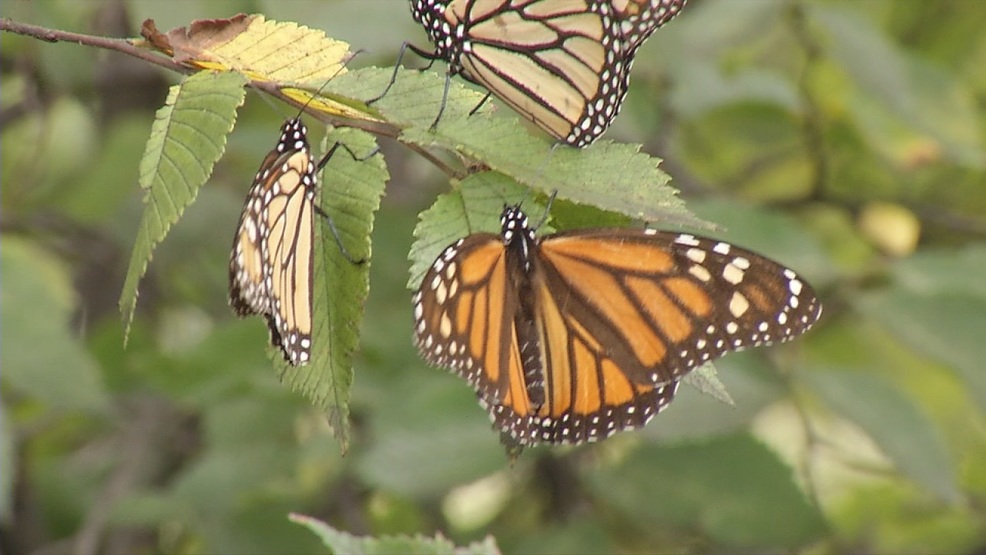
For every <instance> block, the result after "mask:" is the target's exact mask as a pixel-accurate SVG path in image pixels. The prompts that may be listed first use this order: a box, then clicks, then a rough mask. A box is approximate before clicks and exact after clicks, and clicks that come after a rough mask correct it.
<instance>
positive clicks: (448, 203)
mask: <svg viewBox="0 0 986 555" xmlns="http://www.w3.org/2000/svg"><path fill="white" fill-rule="evenodd" d="M529 195H530V193H529V192H528V191H527V189H525V188H523V187H521V186H520V185H518V184H517V183H516V182H515V181H514V180H512V179H510V178H509V177H507V176H505V175H502V174H499V173H496V172H480V173H474V174H472V175H470V176H469V177H467V178H466V179H465V180H464V181H463V182H462V184H461V186H460V187H459V188H458V189H457V190H456V191H454V192H451V193H446V194H444V195H440V196H439V197H438V199H437V200H436V201H435V203H434V204H432V205H431V208H428V209H427V210H425V211H424V212H422V213H421V214H420V215H419V217H420V221H419V222H418V225H417V226H415V228H414V239H415V241H414V244H413V245H412V246H411V251H410V253H409V254H408V258H409V259H410V260H411V277H410V279H409V280H408V288H410V289H417V287H418V285H419V284H420V283H421V278H423V277H424V275H425V272H427V271H428V268H429V267H430V266H431V265H432V263H433V262H434V261H435V258H436V257H438V255H439V254H441V252H442V250H443V249H445V247H447V246H449V245H450V244H452V243H454V242H456V241H458V240H459V239H462V238H463V237H465V236H467V235H471V234H473V233H482V232H485V233H496V234H499V233H500V214H501V213H502V212H503V206H504V205H505V204H516V203H518V202H521V201H524V200H528V199H529V198H530V196H529ZM524 207H525V208H526V209H527V210H528V215H529V216H532V217H534V218H539V217H540V215H541V214H543V213H544V205H542V204H538V203H534V202H530V201H528V202H525V203H524Z"/></svg>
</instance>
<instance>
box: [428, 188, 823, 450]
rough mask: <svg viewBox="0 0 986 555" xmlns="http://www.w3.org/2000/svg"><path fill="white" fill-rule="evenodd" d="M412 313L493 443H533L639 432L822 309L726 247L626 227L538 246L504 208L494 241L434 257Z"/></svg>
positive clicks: (486, 237) (472, 238) (794, 284)
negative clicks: (680, 391)
mask: <svg viewBox="0 0 986 555" xmlns="http://www.w3.org/2000/svg"><path fill="white" fill-rule="evenodd" d="M413 313H414V330H415V341H416V344H417V346H418V348H419V350H420V352H421V354H422V355H423V356H424V358H425V359H426V360H427V361H428V362H430V363H432V364H434V365H437V366H442V367H446V368H449V369H451V370H453V371H454V372H455V373H457V374H459V375H460V376H462V377H463V378H465V379H466V380H467V381H468V382H469V383H470V384H471V385H472V386H473V388H474V389H475V390H476V392H477V394H478V396H479V400H480V404H481V405H483V406H484V407H485V408H486V409H487V410H488V411H489V413H490V417H491V419H492V420H493V422H494V424H495V426H496V427H497V428H499V430H500V431H501V432H502V433H504V434H506V435H508V436H509V437H510V438H512V439H513V440H514V441H516V442H517V443H518V444H519V445H534V444H537V443H572V444H577V443H583V442H588V441H596V440H600V439H603V438H605V437H608V436H610V435H612V434H613V433H615V432H618V431H620V430H625V429H631V428H636V427H640V426H643V425H644V424H646V423H647V422H648V421H649V420H650V419H651V418H653V417H654V415H656V414H657V413H658V412H660V411H661V410H662V409H664V408H665V407H666V406H667V405H668V404H669V403H670V402H671V400H672V399H673V398H674V395H675V392H676V390H677V387H678V380H679V379H681V378H682V377H683V376H684V375H685V374H687V373H688V372H690V371H691V370H693V369H694V368H696V367H697V366H700V365H702V364H704V363H706V362H709V361H711V360H713V359H716V358H718V357H720V356H722V355H724V354H726V353H728V352H730V351H737V350H741V349H743V348H746V347H754V346H759V345H767V344H770V343H774V342H780V341H787V340H789V339H792V338H794V337H796V336H798V335H801V334H802V333H804V332H805V331H807V330H808V329H809V328H810V327H811V326H812V325H813V324H814V323H815V321H816V320H818V318H819V316H820V314H821V304H820V303H819V301H818V299H817V297H816V296H815V293H814V292H813V291H812V289H811V287H810V286H809V285H808V284H807V283H806V282H805V281H804V280H803V279H801V278H800V277H799V276H798V275H797V274H796V273H795V272H794V271H793V270H791V269H789V268H786V267H784V266H782V265H780V264H778V263H776V262H774V261H772V260H769V259H767V258H766V257H764V256H761V255H759V254H757V253H754V252H751V251H749V250H745V249H742V248H740V247H737V246H735V245H731V244H729V243H725V242H722V241H718V240H715V239H709V238H705V237H699V236H696V235H690V234H685V233H671V232H663V231H656V230H651V229H633V228H602V229H580V230H574V231H566V232H561V233H556V234H553V235H547V236H544V237H538V236H537V235H536V234H535V230H534V229H533V228H532V227H531V225H530V224H529V222H528V219H527V216H526V215H525V214H524V213H523V211H521V209H520V207H518V206H509V207H506V208H505V209H504V211H503V213H502V216H501V233H500V234H499V235H495V234H490V233H476V234H472V235H469V236H467V237H465V238H463V239H460V240H459V241H457V242H455V243H453V244H452V245H449V246H448V247H447V248H446V249H445V250H444V251H443V252H442V253H441V254H440V255H439V256H438V258H437V259H436V260H435V262H434V263H433V264H432V265H431V267H430V268H429V269H428V271H427V272H426V274H425V276H424V278H423V280H422V282H421V285H420V287H419V288H418V290H417V291H416V293H415V294H414V296H413Z"/></svg>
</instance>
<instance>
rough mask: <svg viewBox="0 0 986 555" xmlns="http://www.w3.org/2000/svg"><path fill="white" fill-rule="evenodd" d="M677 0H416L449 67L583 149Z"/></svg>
mask: <svg viewBox="0 0 986 555" xmlns="http://www.w3.org/2000/svg"><path fill="white" fill-rule="evenodd" d="M684 2H685V0H565V1H561V0H472V1H468V0H446V1H438V0H431V1H425V0H416V1H415V2H413V3H412V13H413V15H414V18H415V19H416V20H417V21H419V22H420V23H421V24H422V25H423V26H424V27H425V30H427V31H428V33H429V35H430V36H431V39H432V42H433V43H434V44H435V47H436V51H437V54H438V55H439V56H441V57H442V58H444V59H445V60H446V61H447V62H448V63H449V67H450V71H451V72H453V73H461V74H462V76H463V77H465V78H466V79H468V80H470V81H472V82H474V83H477V84H479V85H482V86H484V87H486V88H487V89H488V90H489V91H490V92H492V93H493V94H495V95H496V96H497V97H498V98H500V99H501V100H503V101H504V102H506V103H507V104H508V105H510V106H511V107H512V108H513V109H514V110H516V111H517V112H518V113H520V114H521V115H522V116H524V117H525V118H527V119H529V120H531V121H532V122H534V123H535V124H536V125H537V126H538V127H540V128H542V129H544V130H545V131H546V132H548V133H549V134H550V135H552V136H553V137H555V138H556V139H559V140H562V141H565V142H566V143H568V144H571V145H573V146H578V147H581V146H585V145H587V144H589V143H591V142H593V141H595V140H596V139H597V138H598V137H599V136H600V135H602V134H603V133H604V132H605V131H606V129H607V128H608V127H609V125H610V123H612V121H613V119H614V118H615V117H616V115H617V114H618V113H619V111H620V108H621V106H622V104H623V99H624V97H625V96H626V91H627V85H628V82H629V71H630V66H631V65H632V62H633V56H634V55H635V53H636V50H637V48H638V47H639V46H640V45H641V44H642V43H643V42H644V40H646V39H647V37H648V36H650V34H651V33H653V32H654V30H655V29H657V28H658V27H659V26H661V25H663V24H664V23H666V22H667V21H668V20H670V19H671V18H673V17H674V16H675V15H676V14H677V13H678V11H680V9H681V8H682V6H683V5H684Z"/></svg>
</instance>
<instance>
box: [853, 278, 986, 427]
mask: <svg viewBox="0 0 986 555" xmlns="http://www.w3.org/2000/svg"><path fill="white" fill-rule="evenodd" d="M859 306H860V308H861V309H862V310H864V311H865V312H866V313H867V314H869V315H870V316H871V317H872V318H874V319H875V320H876V321H878V322H880V323H881V324H883V326H884V327H885V328H886V329H887V330H888V331H890V333H892V334H893V335H895V336H896V337H897V338H898V339H899V340H900V341H901V342H902V343H903V344H905V345H909V346H910V347H911V348H912V349H914V350H915V351H917V352H918V353H921V354H923V355H925V356H927V357H930V358H932V359H934V360H937V361H939V362H942V363H944V364H947V365H949V366H951V367H952V368H953V369H954V370H955V371H956V372H957V373H958V375H959V377H960V378H961V379H962V380H964V381H965V384H966V386H967V387H968V388H969V394H970V395H971V396H972V398H973V399H975V400H976V402H977V403H978V404H979V406H980V407H981V408H982V409H983V410H986V372H983V361H984V360H986V341H983V329H984V328H983V322H984V319H983V315H984V314H986V299H984V298H982V297H975V296H971V295H966V294H960V293H941V294H930V295H915V294H914V293H913V292H911V291H906V290H903V289H902V288H900V287H889V288H887V289H886V290H883V291H880V292H878V293H872V294H869V295H865V296H863V297H861V299H860V302H859Z"/></svg>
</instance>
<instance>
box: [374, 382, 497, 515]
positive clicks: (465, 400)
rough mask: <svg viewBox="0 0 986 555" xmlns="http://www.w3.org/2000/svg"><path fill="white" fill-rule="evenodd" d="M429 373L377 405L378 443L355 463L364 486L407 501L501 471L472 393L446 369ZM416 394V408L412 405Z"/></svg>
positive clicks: (397, 385) (492, 434)
mask: <svg viewBox="0 0 986 555" xmlns="http://www.w3.org/2000/svg"><path fill="white" fill-rule="evenodd" d="M430 372H431V373H432V374H430V375H421V374H420V373H418V374H417V375H415V376H414V379H411V378H408V379H407V380H406V381H393V382H392V387H393V393H392V394H390V395H389V396H386V397H383V398H382V399H381V400H380V402H378V403H377V408H378V409H379V410H378V411H377V413H376V414H375V415H374V420H373V422H374V427H373V428H374V441H373V444H372V445H371V446H370V447H369V448H368V449H367V450H366V451H365V452H363V453H361V456H360V458H359V464H358V465H357V469H358V470H357V472H358V473H359V475H360V477H361V479H362V480H363V481H364V482H365V483H367V484H372V485H374V486H376V487H381V488H383V489H385V490H387V491H390V492H396V493H399V494H402V495H406V496H409V497H423V496H437V495H441V494H442V493H443V492H446V491H448V490H449V489H450V488H452V487H455V486H459V485H462V484H468V483H471V482H474V481H475V480H478V479H480V478H482V477H484V476H488V475H489V474H492V473H493V472H496V471H497V470H499V469H501V468H502V467H503V463H504V460H505V456H504V454H503V449H502V448H501V447H500V444H499V443H498V441H497V438H498V435H497V432H496V431H495V430H494V429H493V425H492V424H491V423H490V419H489V416H488V415H487V414H486V412H485V411H484V410H483V409H482V408H481V407H480V406H479V404H478V403H477V402H476V395H475V393H474V392H473V391H472V389H471V388H470V387H469V386H468V385H467V384H466V383H465V382H464V381H462V380H461V379H460V378H458V377H457V376H453V375H451V374H447V373H445V371H444V370H440V369H431V370H430ZM412 391H413V407H418V408H417V409H415V408H412V403H409V402H408V399H410V397H408V392H412ZM435 461H442V463H441V464H436V462H435Z"/></svg>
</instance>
